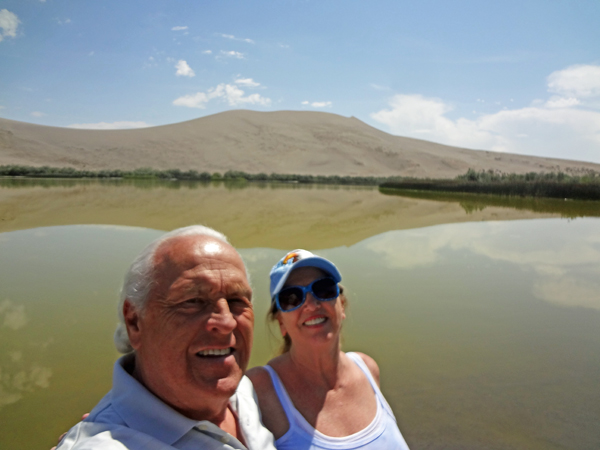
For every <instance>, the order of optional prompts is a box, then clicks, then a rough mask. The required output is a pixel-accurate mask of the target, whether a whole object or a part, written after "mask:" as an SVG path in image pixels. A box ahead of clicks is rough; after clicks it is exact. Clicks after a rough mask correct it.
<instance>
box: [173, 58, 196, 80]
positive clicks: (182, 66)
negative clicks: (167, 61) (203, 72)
mask: <svg viewBox="0 0 600 450" xmlns="http://www.w3.org/2000/svg"><path fill="white" fill-rule="evenodd" d="M175 68H176V69H177V72H175V75H177V76H178V77H190V78H191V77H195V76H196V73H195V72H194V71H193V70H192V68H191V67H190V66H188V63H187V62H186V61H184V60H183V59H180V60H179V61H177V64H176V65H175Z"/></svg>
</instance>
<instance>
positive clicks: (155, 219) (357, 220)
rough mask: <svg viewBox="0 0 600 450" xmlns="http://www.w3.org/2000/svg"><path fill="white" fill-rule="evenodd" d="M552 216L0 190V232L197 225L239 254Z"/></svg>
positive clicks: (339, 202)
mask: <svg viewBox="0 0 600 450" xmlns="http://www.w3.org/2000/svg"><path fill="white" fill-rule="evenodd" d="M556 216H558V214H550V213H545V214H539V213H533V212H530V211H526V210H524V211H516V210H513V209H511V208H505V207H496V206H491V207H487V208H484V209H482V210H480V211H474V212H472V213H470V214H466V213H465V211H464V209H463V208H462V207H461V206H460V204H459V203H458V202H454V203H448V202H437V201H432V200H422V199H414V198H403V197H397V196H386V195H381V194H380V193H379V192H378V191H377V190H376V189H372V188H367V189H365V188H350V189H343V188H323V187H312V188H311V187H308V188H300V187H297V188H287V189H285V188H284V189H275V188H272V187H269V186H267V187H264V186H263V187H262V188H261V187H260V186H258V185H250V187H248V188H246V189H235V190H229V189H228V188H227V187H226V186H223V185H219V186H210V187H201V188H196V189H190V188H187V187H181V188H180V189H170V188H167V187H155V188H152V189H140V188H136V187H134V186H127V185H124V186H119V185H113V186H111V185H100V184H98V183H85V184H77V183H73V184H72V185H71V186H70V187H69V186H63V187H55V188H43V187H24V188H19V189H7V188H5V189H2V188H0V232H4V231H14V230H22V229H29V228H38V227H45V226H53V225H72V224H109V225H126V226H137V227H144V228H153V229H157V230H171V229H174V228H177V227H180V226H185V225H190V224H193V223H202V224H205V225H209V226H212V227H214V228H216V229H218V230H220V231H223V232H224V233H225V234H227V235H228V236H229V237H230V239H231V241H232V242H233V243H234V244H235V245H236V246H238V247H240V248H248V247H269V248H281V249H290V248H298V247H305V248H312V249H319V248H331V247H337V246H343V245H352V244H355V243H357V242H360V241H362V240H364V239H366V238H368V237H370V236H373V235H376V234H380V233H383V232H386V231H389V230H398V229H408V228H419V227H426V226H431V225H437V224H442V223H454V222H471V221H480V220H510V219H528V218H535V217H556ZM0 245H1V243H0Z"/></svg>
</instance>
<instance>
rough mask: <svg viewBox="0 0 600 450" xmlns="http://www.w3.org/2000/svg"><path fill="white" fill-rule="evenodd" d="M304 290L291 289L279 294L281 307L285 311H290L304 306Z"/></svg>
mask: <svg viewBox="0 0 600 450" xmlns="http://www.w3.org/2000/svg"><path fill="white" fill-rule="evenodd" d="M302 297H303V292H302V289H298V288H296V287H291V288H287V289H283V290H282V291H281V292H280V293H279V306H280V307H281V309H282V310H283V311H289V310H290V309H293V308H295V307H297V306H299V305H301V304H302Z"/></svg>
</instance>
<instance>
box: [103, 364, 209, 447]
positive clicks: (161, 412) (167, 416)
mask: <svg viewBox="0 0 600 450" xmlns="http://www.w3.org/2000/svg"><path fill="white" fill-rule="evenodd" d="M134 360H135V355H134V354H129V355H125V356H123V357H121V358H119V359H118V360H117V362H116V363H115V366H114V370H113V387H112V391H111V402H112V404H113V406H114V408H115V410H116V411H117V412H118V413H119V415H120V416H121V417H122V419H123V420H124V421H125V423H127V425H128V426H129V427H130V428H133V429H136V430H138V431H141V432H142V433H145V434H148V435H150V436H152V437H155V438H156V439H158V440H160V441H162V442H165V443H167V444H173V443H174V442H176V441H178V440H179V439H181V438H182V437H183V436H184V435H185V434H186V433H187V432H189V431H190V430H191V429H192V428H193V427H195V426H198V425H199V424H200V423H207V422H206V421H202V422H198V421H196V420H192V419H189V418H187V417H185V416H183V415H182V414H180V413H178V412H177V411H175V410H174V409H173V408H171V407H170V406H168V405H167V404H165V403H164V402H163V401H162V400H160V399H159V398H158V397H156V396H155V395H154V394H152V393H151V392H150V391H148V389H146V388H145V387H144V386H143V385H142V384H141V383H140V382H139V381H137V380H136V379H135V378H133V377H132V376H131V375H130V374H129V373H128V372H127V370H126V369H125V367H126V366H130V365H132V364H133V363H134Z"/></svg>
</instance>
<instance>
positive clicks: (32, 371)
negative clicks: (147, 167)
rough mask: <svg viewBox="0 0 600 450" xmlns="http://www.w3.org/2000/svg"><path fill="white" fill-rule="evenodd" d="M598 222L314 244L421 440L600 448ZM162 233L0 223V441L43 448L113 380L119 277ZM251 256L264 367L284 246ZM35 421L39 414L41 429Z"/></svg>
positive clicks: (350, 329) (390, 393)
mask: <svg viewBox="0 0 600 450" xmlns="http://www.w3.org/2000/svg"><path fill="white" fill-rule="evenodd" d="M599 225H600V220H598V219H589V218H588V219H578V220H575V221H569V220H561V219H549V220H531V221H511V222H481V223H464V224H450V225H438V226H433V227H429V228H424V229H409V230H396V231H385V232H383V233H381V234H378V235H375V236H371V237H368V238H367V239H364V240H362V241H360V242H358V243H355V244H353V245H350V246H345V245H342V246H338V247H335V248H329V247H327V248H319V247H315V246H311V247H309V249H311V250H317V251H318V252H319V253H320V254H323V255H324V256H326V257H328V258H331V259H332V260H333V261H335V262H336V263H337V264H338V266H339V267H340V269H341V271H342V274H343V276H344V284H345V285H346V287H347V292H348V293H349V302H350V303H349V305H350V306H349V312H348V320H347V321H346V324H345V338H344V342H345V343H344V345H345V347H346V348H347V349H348V350H358V351H364V352H366V353H368V354H371V355H372V356H374V357H375V358H376V359H377V361H378V362H379V364H380V367H381V369H382V386H383V390H384V392H385V394H386V398H387V399H388V400H389V402H390V404H391V405H392V407H393V409H394V411H395V413H396V416H397V417H398V420H399V422H400V424H401V428H402V431H403V434H404V435H405V436H406V438H407V440H408V442H409V444H411V448H413V449H419V448H440V447H442V446H445V448H456V449H458V448H523V449H547V448H598V447H599V446H600V433H599V432H598V429H597V426H596V425H597V423H598V421H599V420H600V385H599V384H598V382H597V381H598V379H599V377H600V365H599V364H597V357H598V349H599V348H600V333H598V329H600V312H599V311H598V310H599V309H600V298H599V296H598V292H600V281H599V280H600V277H599V276H598V275H599V274H600V233H599V231H598V230H600V227H599ZM160 233H161V232H160V231H156V230H151V229H145V228H133V227H123V226H110V225H103V226H59V227H48V228H36V229H32V230H24V231H15V232H6V233H2V234H0V447H1V448H3V449H5V448H6V449H12V448H48V447H49V446H51V444H52V443H53V440H54V438H55V436H56V435H57V434H59V431H61V430H64V429H65V428H66V427H67V426H68V425H69V424H71V423H72V422H73V421H75V420H76V419H77V416H78V415H79V414H80V413H82V412H84V411H87V410H89V409H90V408H91V407H92V406H93V405H94V404H95V403H96V402H97V401H98V399H99V398H101V397H102V395H103V394H104V393H105V392H106V391H107V390H108V389H109V388H110V382H111V369H112V363H113V361H114V359H115V358H116V357H117V354H116V352H115V351H114V349H113V345H112V333H113V330H114V326H115V323H116V318H115V306H116V298H117V292H118V289H119V286H120V283H121V280H122V276H123V274H124V272H125V270H126V267H127V266H128V264H129V262H130V261H131V260H132V258H133V257H134V256H135V255H136V254H137V252H139V250H140V249H141V248H142V247H143V246H144V245H145V244H146V243H147V242H149V241H151V240H152V239H153V238H155V237H156V236H158V235H159V234H160ZM292 247H298V245H291V246H290V247H288V248H287V249H286V250H288V249H289V248H292ZM241 253H242V256H243V258H244V259H245V261H246V262H247V264H248V266H249V270H250V274H251V278H252V282H253V288H254V291H255V296H254V298H255V309H256V317H257V321H256V328H255V346H254V349H253V354H252V360H251V364H252V365H256V364H264V363H265V362H266V361H267V360H268V359H269V357H270V356H271V354H272V351H273V350H274V349H275V348H276V347H277V343H276V342H274V340H273V339H271V338H270V337H269V332H268V330H267V328H266V327H265V326H264V325H263V322H262V321H261V317H264V316H265V315H266V311H267V308H268V305H269V301H268V283H267V279H268V272H269V269H270V267H271V265H272V264H273V263H274V262H275V261H277V260H278V259H279V258H280V257H281V256H282V255H283V253H284V250H280V249H274V248H269V247H266V246H265V247H252V248H245V249H242V250H241ZM7 318H8V319H7ZM275 332H276V330H275ZM32 420H33V421H35V422H38V423H44V424H45V427H44V429H43V430H41V431H40V432H39V433H35V434H34V435H32V433H29V432H28V430H29V427H30V424H31V421H32Z"/></svg>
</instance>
